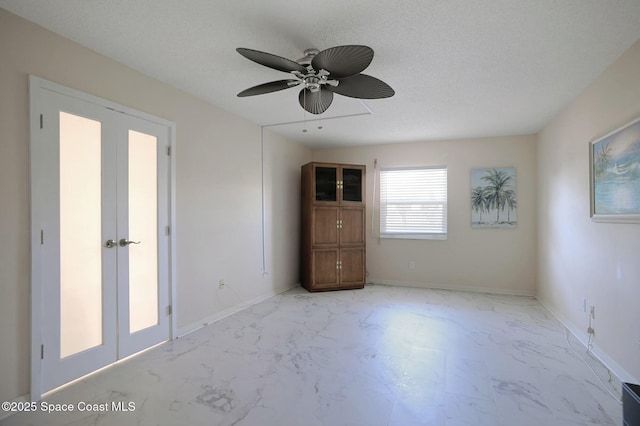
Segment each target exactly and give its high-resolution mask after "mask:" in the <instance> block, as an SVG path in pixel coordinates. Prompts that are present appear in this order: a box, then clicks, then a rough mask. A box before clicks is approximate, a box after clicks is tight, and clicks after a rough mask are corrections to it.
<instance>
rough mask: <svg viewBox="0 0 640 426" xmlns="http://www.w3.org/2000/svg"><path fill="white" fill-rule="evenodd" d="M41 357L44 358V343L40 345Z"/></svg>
mask: <svg viewBox="0 0 640 426" xmlns="http://www.w3.org/2000/svg"><path fill="white" fill-rule="evenodd" d="M40 359H44V345H40Z"/></svg>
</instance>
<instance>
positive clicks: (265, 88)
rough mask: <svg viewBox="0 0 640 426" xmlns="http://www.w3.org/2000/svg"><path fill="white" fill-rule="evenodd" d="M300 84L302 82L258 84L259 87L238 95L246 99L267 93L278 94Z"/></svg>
mask: <svg viewBox="0 0 640 426" xmlns="http://www.w3.org/2000/svg"><path fill="white" fill-rule="evenodd" d="M290 83H295V84H290ZM298 84H300V80H278V81H271V82H269V83H264V84H258V85H257V86H253V87H250V88H248V89H245V90H243V91H242V92H240V93H238V97H239V98H244V97H246V96H255V95H263V94H265V93H271V92H277V91H278V90H284V89H288V88H289V87H293V86H297V85H298Z"/></svg>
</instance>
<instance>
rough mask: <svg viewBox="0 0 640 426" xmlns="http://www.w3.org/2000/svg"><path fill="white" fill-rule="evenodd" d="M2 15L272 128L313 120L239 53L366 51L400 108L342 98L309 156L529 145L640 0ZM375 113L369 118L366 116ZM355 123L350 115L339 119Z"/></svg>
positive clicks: (123, 0) (30, 0)
mask: <svg viewBox="0 0 640 426" xmlns="http://www.w3.org/2000/svg"><path fill="white" fill-rule="evenodd" d="M0 7H2V8H4V9H7V10H9V11H10V12H13V13H15V14H17V15H20V16H22V17H24V18H26V19H28V20H30V21H33V22H35V23H37V24H39V25H41V26H43V27H45V28H48V29H50V30H52V31H54V32H56V33H58V34H61V35H62V36H64V37H67V38H69V39H71V40H74V41H76V42H78V43H80V44H82V45H84V46H87V47H89V48H91V49H93V50H95V51H97V52H99V53H102V54H104V55H106V56H108V57H111V58H113V59H115V60H117V61H119V62H122V63H124V64H127V65H128V66H130V67H132V68H134V69H137V70H139V71H141V72H143V73H145V74H147V75H150V76H152V77H155V78H157V79H159V80H162V81H164V82H166V83H168V84H171V85H173V86H175V87H178V88H180V89H182V90H184V91H186V92H189V93H192V94H193V95H195V96H198V97H200V98H202V99H204V100H207V101H209V102H211V103H212V104H215V105H217V106H219V107H221V108H223V109H225V110H228V111H231V112H233V113H236V114H238V115H240V116H242V117H245V118H247V119H248V120H250V121H252V122H255V123H257V124H261V125H267V124H273V123H286V122H296V121H300V120H303V119H305V118H306V119H314V118H317V117H316V116H311V115H310V114H306V117H305V114H304V111H303V110H302V109H301V108H300V106H299V104H298V101H297V98H298V90H297V89H288V90H284V91H281V92H276V93H271V94H266V95H261V96H255V97H248V98H238V97H236V94H237V93H238V92H240V91H241V90H244V89H246V88H248V87H250V86H254V85H256V84H260V83H264V82H267V81H272V80H280V79H284V78H288V77H287V75H286V74H285V73H281V72H278V71H275V70H272V69H269V68H265V67H263V66H260V65H258V64H256V63H253V62H251V61H249V60H247V59H245V58H243V57H242V56H240V55H239V54H238V53H237V52H236V51H235V48H236V47H247V48H251V49H257V50H262V51H265V52H270V53H273V54H276V55H279V56H284V57H287V58H290V59H294V60H295V59H297V58H299V57H301V56H302V52H303V50H304V49H307V48H312V47H313V48H317V49H320V50H322V49H326V48H329V47H333V46H337V45H344V44H364V45H367V46H370V47H372V48H373V49H374V51H375V57H374V59H373V62H372V63H371V65H370V66H369V68H368V69H367V70H366V71H365V73H367V74H370V75H373V76H375V77H377V78H379V79H381V80H383V81H385V82H386V83H388V84H389V85H390V86H391V87H393V88H394V89H395V91H396V95H395V96H394V97H392V98H389V99H381V100H369V101H365V102H366V104H363V103H362V102H361V101H359V100H355V99H351V98H346V97H342V96H336V97H335V99H334V103H333V105H332V106H331V107H330V108H329V109H328V110H327V112H325V113H324V114H322V115H321V116H320V117H324V118H325V119H324V121H323V123H322V125H323V129H322V130H318V129H317V123H313V122H310V123H307V124H306V127H307V129H308V132H306V133H302V128H303V124H301V123H297V124H293V125H279V126H274V127H272V129H273V130H274V131H277V132H280V133H283V134H284V135H286V136H288V137H290V138H292V139H295V140H299V141H302V142H305V143H307V144H308V145H310V146H316V147H319V146H336V145H358V144H360V145H362V144H376V143H393V142H410V141H420V140H433V139H454V138H468V137H489V136H500V135H514V134H531V133H535V132H537V131H539V130H540V129H541V128H542V127H543V126H544V125H545V124H546V123H547V122H548V121H549V120H550V119H551V118H552V117H553V116H554V115H555V114H557V113H558V112H559V111H560V110H562V108H564V107H565V106H566V105H567V104H568V103H569V102H570V101H571V100H572V99H573V98H574V97H575V96H577V95H578V94H579V93H580V92H581V91H582V90H583V89H584V88H585V87H586V86H587V85H589V84H590V83H591V82H592V81H593V80H594V79H595V78H596V77H597V76H598V75H599V74H600V73H602V72H603V71H604V70H605V68H606V67H607V66H608V65H610V64H611V63H612V62H613V61H615V60H616V59H617V58H618V57H619V56H620V55H621V54H622V53H623V52H624V51H625V50H626V49H628V48H629V47H630V46H631V45H632V44H633V43H634V42H635V41H637V40H638V39H639V38H640V1H639V0H536V1H529V0H483V1H480V0H405V1H396V2H392V1H388V0H324V1H322V2H318V1H309V0H298V1H284V0H268V1H266V0H236V1H221V0H218V1H212V0H184V1H175V0H106V1H105V0H0ZM368 108H370V110H371V111H373V113H372V114H369V109H368ZM345 115H354V116H352V117H348V118H340V119H331V120H330V119H329V118H331V117H336V116H345Z"/></svg>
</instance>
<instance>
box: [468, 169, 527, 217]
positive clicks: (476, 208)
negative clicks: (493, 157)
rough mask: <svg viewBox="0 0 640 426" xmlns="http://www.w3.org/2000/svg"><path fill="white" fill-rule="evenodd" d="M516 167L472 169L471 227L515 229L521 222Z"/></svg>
mask: <svg viewBox="0 0 640 426" xmlns="http://www.w3.org/2000/svg"><path fill="white" fill-rule="evenodd" d="M517 206H518V201H517V193H516V169H515V168H513V167H494V168H491V169H471V227H472V228H506V229H510V228H515V227H516V226H517V225H518V210H517V208H516V207H517Z"/></svg>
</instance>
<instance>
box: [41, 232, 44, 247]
mask: <svg viewBox="0 0 640 426" xmlns="http://www.w3.org/2000/svg"><path fill="white" fill-rule="evenodd" d="M43 244H44V229H41V230H40V245H43Z"/></svg>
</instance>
